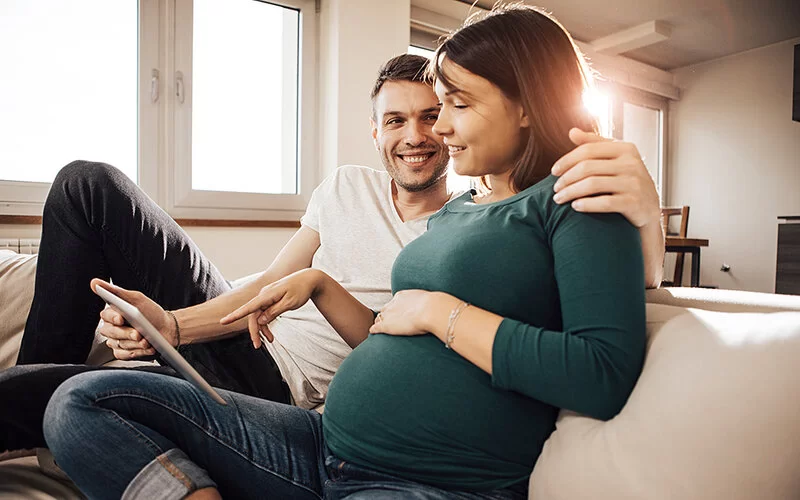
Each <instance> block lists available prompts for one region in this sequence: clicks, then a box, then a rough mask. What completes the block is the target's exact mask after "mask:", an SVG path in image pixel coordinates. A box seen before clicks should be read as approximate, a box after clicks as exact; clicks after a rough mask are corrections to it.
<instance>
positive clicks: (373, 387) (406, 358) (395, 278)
mask: <svg viewBox="0 0 800 500" xmlns="http://www.w3.org/2000/svg"><path fill="white" fill-rule="evenodd" d="M554 182H555V178H554V177H552V176H551V177H548V178H546V179H544V180H543V181H541V182H539V183H537V184H535V185H533V186H531V187H529V188H528V189H526V190H524V191H521V192H520V193H517V194H516V195H514V196H512V197H510V198H507V199H505V200H502V201H499V202H497V203H490V204H475V203H474V202H473V198H472V194H471V193H469V192H468V193H465V194H464V195H463V196H461V197H459V198H456V199H454V200H452V201H450V202H449V203H448V204H447V205H445V207H444V208H442V210H441V211H439V212H438V213H436V214H434V215H433V216H432V217H431V218H430V221H429V222H428V231H427V232H426V233H425V234H423V235H422V236H421V237H419V238H418V239H416V240H415V241H413V242H412V243H410V244H409V245H408V246H407V247H406V248H405V249H404V250H403V251H402V252H401V253H400V255H399V256H398V257H397V260H396V261H395V264H394V268H393V270H392V289H393V292H395V293H396V292H397V291H399V290H407V289H423V290H431V291H442V292H446V293H448V294H451V295H454V296H455V297H458V298H460V299H462V300H464V301H467V302H469V303H471V304H473V305H474V306H476V307H479V308H481V309H484V310H487V311H491V312H493V313H495V314H498V315H500V316H503V317H504V319H503V321H502V323H501V324H500V327H499V328H498V330H497V332H496V337H495V341H494V346H493V349H492V371H493V373H492V374H491V375H489V374H487V373H486V372H485V371H483V370H481V369H480V368H478V367H477V366H475V365H473V364H472V363H471V362H469V361H467V360H466V359H464V358H462V357H461V356H460V355H459V354H458V353H456V352H455V351H453V350H449V349H446V348H445V346H444V344H443V343H442V342H441V341H440V340H439V339H438V338H436V337H435V336H433V335H431V334H427V335H421V336H414V337H401V336H390V335H381V334H378V335H371V336H370V337H369V338H367V339H366V340H365V341H364V342H362V343H361V345H359V346H358V347H357V348H356V349H355V350H353V352H352V354H350V356H348V357H347V358H346V359H345V361H344V362H343V363H342V365H341V367H340V368H339V370H338V372H337V374H336V376H335V377H334V378H333V381H332V383H331V385H330V388H329V392H328V397H327V401H326V407H325V413H324V415H323V431H324V435H325V439H326V442H327V444H328V446H329V448H330V449H331V450H332V451H333V453H334V454H336V455H337V456H339V457H340V458H342V459H343V460H345V461H351V462H353V463H356V464H359V465H363V466H367V467H370V468H373V469H376V470H379V471H382V472H386V473H389V474H392V475H395V476H399V477H402V478H406V479H410V480H414V481H419V482H423V483H428V484H432V485H435V486H438V487H441V488H447V489H470V490H490V489H495V488H502V487H506V486H511V485H515V484H519V483H521V482H523V481H527V479H528V476H529V474H530V472H531V470H532V469H533V466H534V463H535V462H536V459H537V457H538V456H539V454H540V452H541V449H542V445H543V444H544V442H545V440H546V439H547V437H548V436H549V435H550V433H551V432H552V431H553V429H554V427H555V420H556V416H557V413H558V409H559V408H567V409H570V410H574V411H577V412H579V413H583V414H587V415H590V416H592V417H596V418H601V419H609V418H611V417H612V416H614V415H615V414H616V413H618V412H619V410H620V409H621V408H622V406H623V404H624V403H625V401H626V400H627V398H628V395H629V394H630V392H631V390H632V389H633V386H634V384H635V382H636V379H637V377H638V376H639V373H640V371H641V368H642V363H643V359H644V349H645V299H644V269H643V261H642V251H641V243H640V239H639V233H638V231H637V230H636V229H635V228H634V227H633V226H631V225H630V224H629V223H628V222H627V221H626V220H625V219H624V218H623V217H622V216H620V215H618V214H582V213H578V212H575V211H574V210H573V209H572V208H571V207H570V206H569V204H567V205H561V206H560V205H557V204H555V203H554V202H553V200H552V196H553V184H554ZM490 333H491V332H487V334H490ZM456 338H457V337H456ZM456 343H457V340H456Z"/></svg>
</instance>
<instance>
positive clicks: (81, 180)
mask: <svg viewBox="0 0 800 500" xmlns="http://www.w3.org/2000/svg"><path fill="white" fill-rule="evenodd" d="M95 277H97V278H104V279H106V280H108V279H112V280H113V281H114V282H115V283H116V284H117V285H120V286H122V287H125V288H129V289H133V290H139V291H141V292H143V293H144V294H145V295H147V296H148V297H150V298H151V299H153V300H154V301H156V302H157V303H159V304H160V305H161V306H162V307H164V308H165V309H178V308H183V307H188V306H191V305H195V304H199V303H202V302H205V301H207V300H209V299H212V298H214V297H216V296H217V295H219V294H221V293H223V292H225V291H227V290H229V289H230V284H229V283H228V282H227V281H225V279H223V277H222V275H221V274H220V272H219V271H218V270H217V268H216V267H214V265H213V264H211V262H210V261H209V260H208V259H207V258H206V257H205V256H204V255H203V254H202V253H201V252H200V250H199V249H198V248H197V246H196V245H195V243H194V242H193V241H192V240H191V239H190V238H189V236H188V235H187V234H186V233H185V232H184V231H183V229H181V228H180V227H179V226H178V225H177V224H176V223H175V221H174V220H172V218H171V217H170V216H169V215H167V214H166V213H165V212H164V211H163V210H161V208H159V207H158V206H157V205H156V204H155V203H154V202H153V201H152V200H151V199H150V198H149V197H147V195H146V194H144V192H142V191H141V190H140V189H139V188H138V187H137V186H136V185H135V184H134V183H133V182H131V180H130V179H128V177H127V176H126V175H125V174H123V173H122V172H120V171H119V170H117V169H115V168H114V167H112V166H110V165H106V164H103V163H92V162H86V161H76V162H73V163H70V164H69V165H67V166H66V167H64V168H62V169H61V171H60V172H59V173H58V175H57V176H56V178H55V180H54V181H53V186H52V188H51V189H50V192H49V194H48V196H47V201H46V203H45V207H44V215H43V222H42V240H41V247H40V250H39V257H38V263H37V269H36V285H35V291H34V298H33V304H32V306H31V312H30V314H29V315H28V321H27V323H26V325H25V334H24V335H23V338H22V346H21V348H20V353H19V357H18V359H17V364H18V365H30V364H44V363H57V364H66V363H71V364H79V363H84V361H85V360H86V357H87V355H88V354H89V350H90V348H91V344H92V340H93V338H94V331H95V328H96V327H97V322H98V320H99V313H100V310H101V309H102V308H103V306H104V304H103V301H102V300H101V299H100V298H99V297H97V296H96V295H95V294H94V293H92V291H91V290H90V289H89V281H90V280H91V279H92V278H95ZM180 352H181V354H182V355H183V356H184V357H185V358H186V359H187V360H188V361H189V363H191V364H192V365H193V366H194V368H195V369H196V370H197V371H198V372H199V373H200V374H201V375H202V376H203V377H205V378H206V380H208V382H209V383H210V384H211V385H213V386H215V387H219V388H223V389H229V390H233V391H237V392H241V393H244V394H250V395H252V396H256V397H259V398H264V399H270V400H274V401H281V402H288V401H289V390H288V386H287V385H286V384H285V383H284V382H283V380H282V378H281V374H280V371H279V370H278V367H277V365H276V364H275V361H274V360H273V359H272V357H270V355H269V354H268V353H267V351H266V350H265V349H259V350H255V349H253V347H252V344H251V343H250V339H249V336H247V335H237V336H234V337H232V338H228V339H224V340H219V341H215V342H208V343H202V344H192V345H187V346H181V348H180ZM86 370H89V368H85V367H83V368H82V367H79V366H75V367H72V368H68V369H63V370H59V369H58V368H56V367H52V366H51V367H40V366H37V367H35V368H31V369H17V370H14V371H11V372H9V373H5V374H3V375H2V376H0V422H3V425H4V426H6V428H23V427H24V428H25V429H26V432H24V433H22V434H19V435H15V436H13V438H12V439H6V440H5V442H3V441H0V451H3V450H4V449H19V448H32V447H36V446H42V444H41V442H42V440H43V437H42V436H41V431H40V429H41V418H42V415H43V413H44V409H45V406H46V404H47V401H48V399H49V398H50V395H51V394H52V392H53V391H54V390H55V388H56V387H57V386H58V385H59V384H60V383H61V382H63V381H64V380H65V379H66V378H68V377H69V376H71V375H74V374H75V373H79V372H82V371H86ZM165 372H168V373H169V372H171V370H165ZM19 402H22V404H18V403H19ZM3 434H6V433H0V439H2V437H3ZM9 435H10V434H9Z"/></svg>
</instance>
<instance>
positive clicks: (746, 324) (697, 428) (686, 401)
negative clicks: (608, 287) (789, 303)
mask: <svg viewBox="0 0 800 500" xmlns="http://www.w3.org/2000/svg"><path fill="white" fill-rule="evenodd" d="M647 318H648V339H649V341H648V352H647V357H646V360H645V365H644V370H643V372H642V375H641V377H640V379H639V381H638V383H637V385H636V387H635V388H634V391H633V393H632V394H631V397H630V399H629V400H628V403H627V404H626V405H625V408H623V410H622V411H621V412H620V414H619V415H617V416H616V417H615V418H614V419H612V420H611V421H609V422H600V421H597V420H593V419H590V418H587V417H583V416H580V415H577V414H574V413H571V412H567V411H562V413H561V415H560V416H559V420H558V423H557V429H556V431H555V432H554V433H553V435H552V436H551V437H550V439H548V441H547V442H546V443H545V447H544V450H543V452H542V455H541V457H540V458H539V460H538V462H537V464H536V467H535V469H534V471H533V474H532V475H531V482H530V486H531V489H530V493H531V495H530V496H531V498H535V499H536V500H559V499H565V500H566V499H569V500H573V499H577V498H581V499H582V498H591V499H598V500H603V499H609V500H610V499H614V500H620V499H681V500H691V499H698V500H699V499H703V500H723V499H724V500H736V499H766V498H769V499H771V500H773V499H790V498H791V499H797V498H800V397H798V396H800V313H797V312H775V313H724V312H711V311H704V310H699V309H685V308H679V307H673V306H664V305H653V304H648V306H647Z"/></svg>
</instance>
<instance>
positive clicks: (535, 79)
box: [429, 4, 598, 191]
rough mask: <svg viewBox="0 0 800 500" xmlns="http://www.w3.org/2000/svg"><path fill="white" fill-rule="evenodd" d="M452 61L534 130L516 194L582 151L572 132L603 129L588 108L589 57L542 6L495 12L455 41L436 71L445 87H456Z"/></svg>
mask: <svg viewBox="0 0 800 500" xmlns="http://www.w3.org/2000/svg"><path fill="white" fill-rule="evenodd" d="M445 58H446V59H448V60H449V61H451V62H453V63H455V64H457V65H459V66H461V67H462V68H464V69H466V70H467V71H469V72H471V73H473V74H476V75H478V76H481V77H483V78H485V79H486V80H489V81H490V82H492V83H493V84H494V85H496V86H497V87H498V88H499V89H500V90H501V91H502V92H503V93H504V94H505V95H506V97H508V98H509V99H511V100H513V101H515V102H518V103H520V104H521V105H522V108H523V110H524V112H525V114H526V115H527V117H528V120H529V122H530V127H529V128H528V129H527V130H528V134H525V136H524V137H523V138H522V145H521V148H520V152H519V155H518V157H517V159H516V162H515V164H514V167H513V170H512V173H511V183H512V187H513V188H514V189H515V190H516V191H522V190H523V189H525V188H527V187H529V186H532V185H533V184H535V183H537V182H539V181H540V180H542V179H544V178H545V177H547V176H548V175H549V173H550V168H551V167H552V166H553V163H555V161H556V160H558V159H559V158H560V157H561V156H563V155H564V154H566V153H567V152H569V151H570V150H571V149H573V148H574V147H575V145H574V144H573V143H572V141H570V139H569V136H568V133H569V130H570V128H572V127H578V128H580V129H582V130H586V131H594V132H596V131H597V130H598V127H597V122H596V120H595V119H594V118H593V117H592V116H591V114H590V113H589V112H588V110H587V109H586V108H585V106H584V104H583V95H584V92H585V90H586V89H587V88H588V87H589V86H590V85H591V74H590V72H589V69H588V67H587V65H586V62H585V60H584V59H583V55H582V54H581V52H580V50H579V49H578V47H577V46H576V45H575V43H574V42H573V40H572V37H571V36H570V34H569V33H568V32H567V30H565V29H564V27H563V26H561V24H559V22H558V21H556V20H555V19H554V18H553V17H552V16H550V15H549V14H548V13H546V12H544V11H543V10H541V9H539V8H537V7H532V6H527V5H522V4H510V5H509V4H507V5H496V6H495V7H494V8H493V9H492V10H491V11H490V12H489V13H488V14H486V15H485V16H484V17H472V18H470V19H469V20H467V21H466V22H465V24H464V26H462V27H461V28H460V29H459V30H458V31H456V32H454V33H452V34H451V35H450V36H448V37H447V38H446V39H445V41H444V43H443V44H442V45H441V46H439V48H438V49H437V51H436V55H435V56H434V59H433V61H435V64H431V65H430V67H429V68H430V69H429V71H430V72H431V73H432V77H433V78H434V79H436V80H439V81H440V82H441V83H442V84H443V85H444V87H445V88H453V87H454V85H452V84H451V82H450V81H449V80H448V78H447V72H446V71H445V70H443V69H442V62H443V61H444V59H445ZM483 184H484V186H485V185H486V183H485V180H483Z"/></svg>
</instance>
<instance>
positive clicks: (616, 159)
mask: <svg viewBox="0 0 800 500" xmlns="http://www.w3.org/2000/svg"><path fill="white" fill-rule="evenodd" d="M569 137H570V139H571V140H572V142H574V143H575V144H576V146H577V147H576V148H575V149H573V150H572V151H570V152H569V153H567V154H566V155H564V156H562V157H561V158H560V159H559V160H558V161H557V162H556V163H555V165H554V166H553V170H552V173H553V175H556V176H558V177H560V178H559V179H558V182H556V184H555V186H554V190H555V196H554V200H555V202H556V203H559V204H563V203H570V202H571V203H572V207H573V208H574V209H575V210H576V211H578V212H607V213H613V212H616V213H620V214H622V215H623V216H625V218H626V219H628V221H630V223H631V224H633V225H634V226H636V227H637V228H642V227H644V226H647V225H649V224H652V223H658V224H660V223H661V222H660V220H661V207H660V202H659V197H658V192H657V191H656V187H655V184H654V183H653V179H652V178H651V177H650V173H649V172H648V171H647V167H645V165H644V162H643V161H642V158H641V156H640V155H639V151H638V150H637V149H636V146H634V145H633V144H632V143H629V142H622V141H614V140H611V139H606V138H604V137H601V136H599V135H596V134H592V133H587V132H583V131H582V130H579V129H577V128H573V129H572V130H570V132H569Z"/></svg>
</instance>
